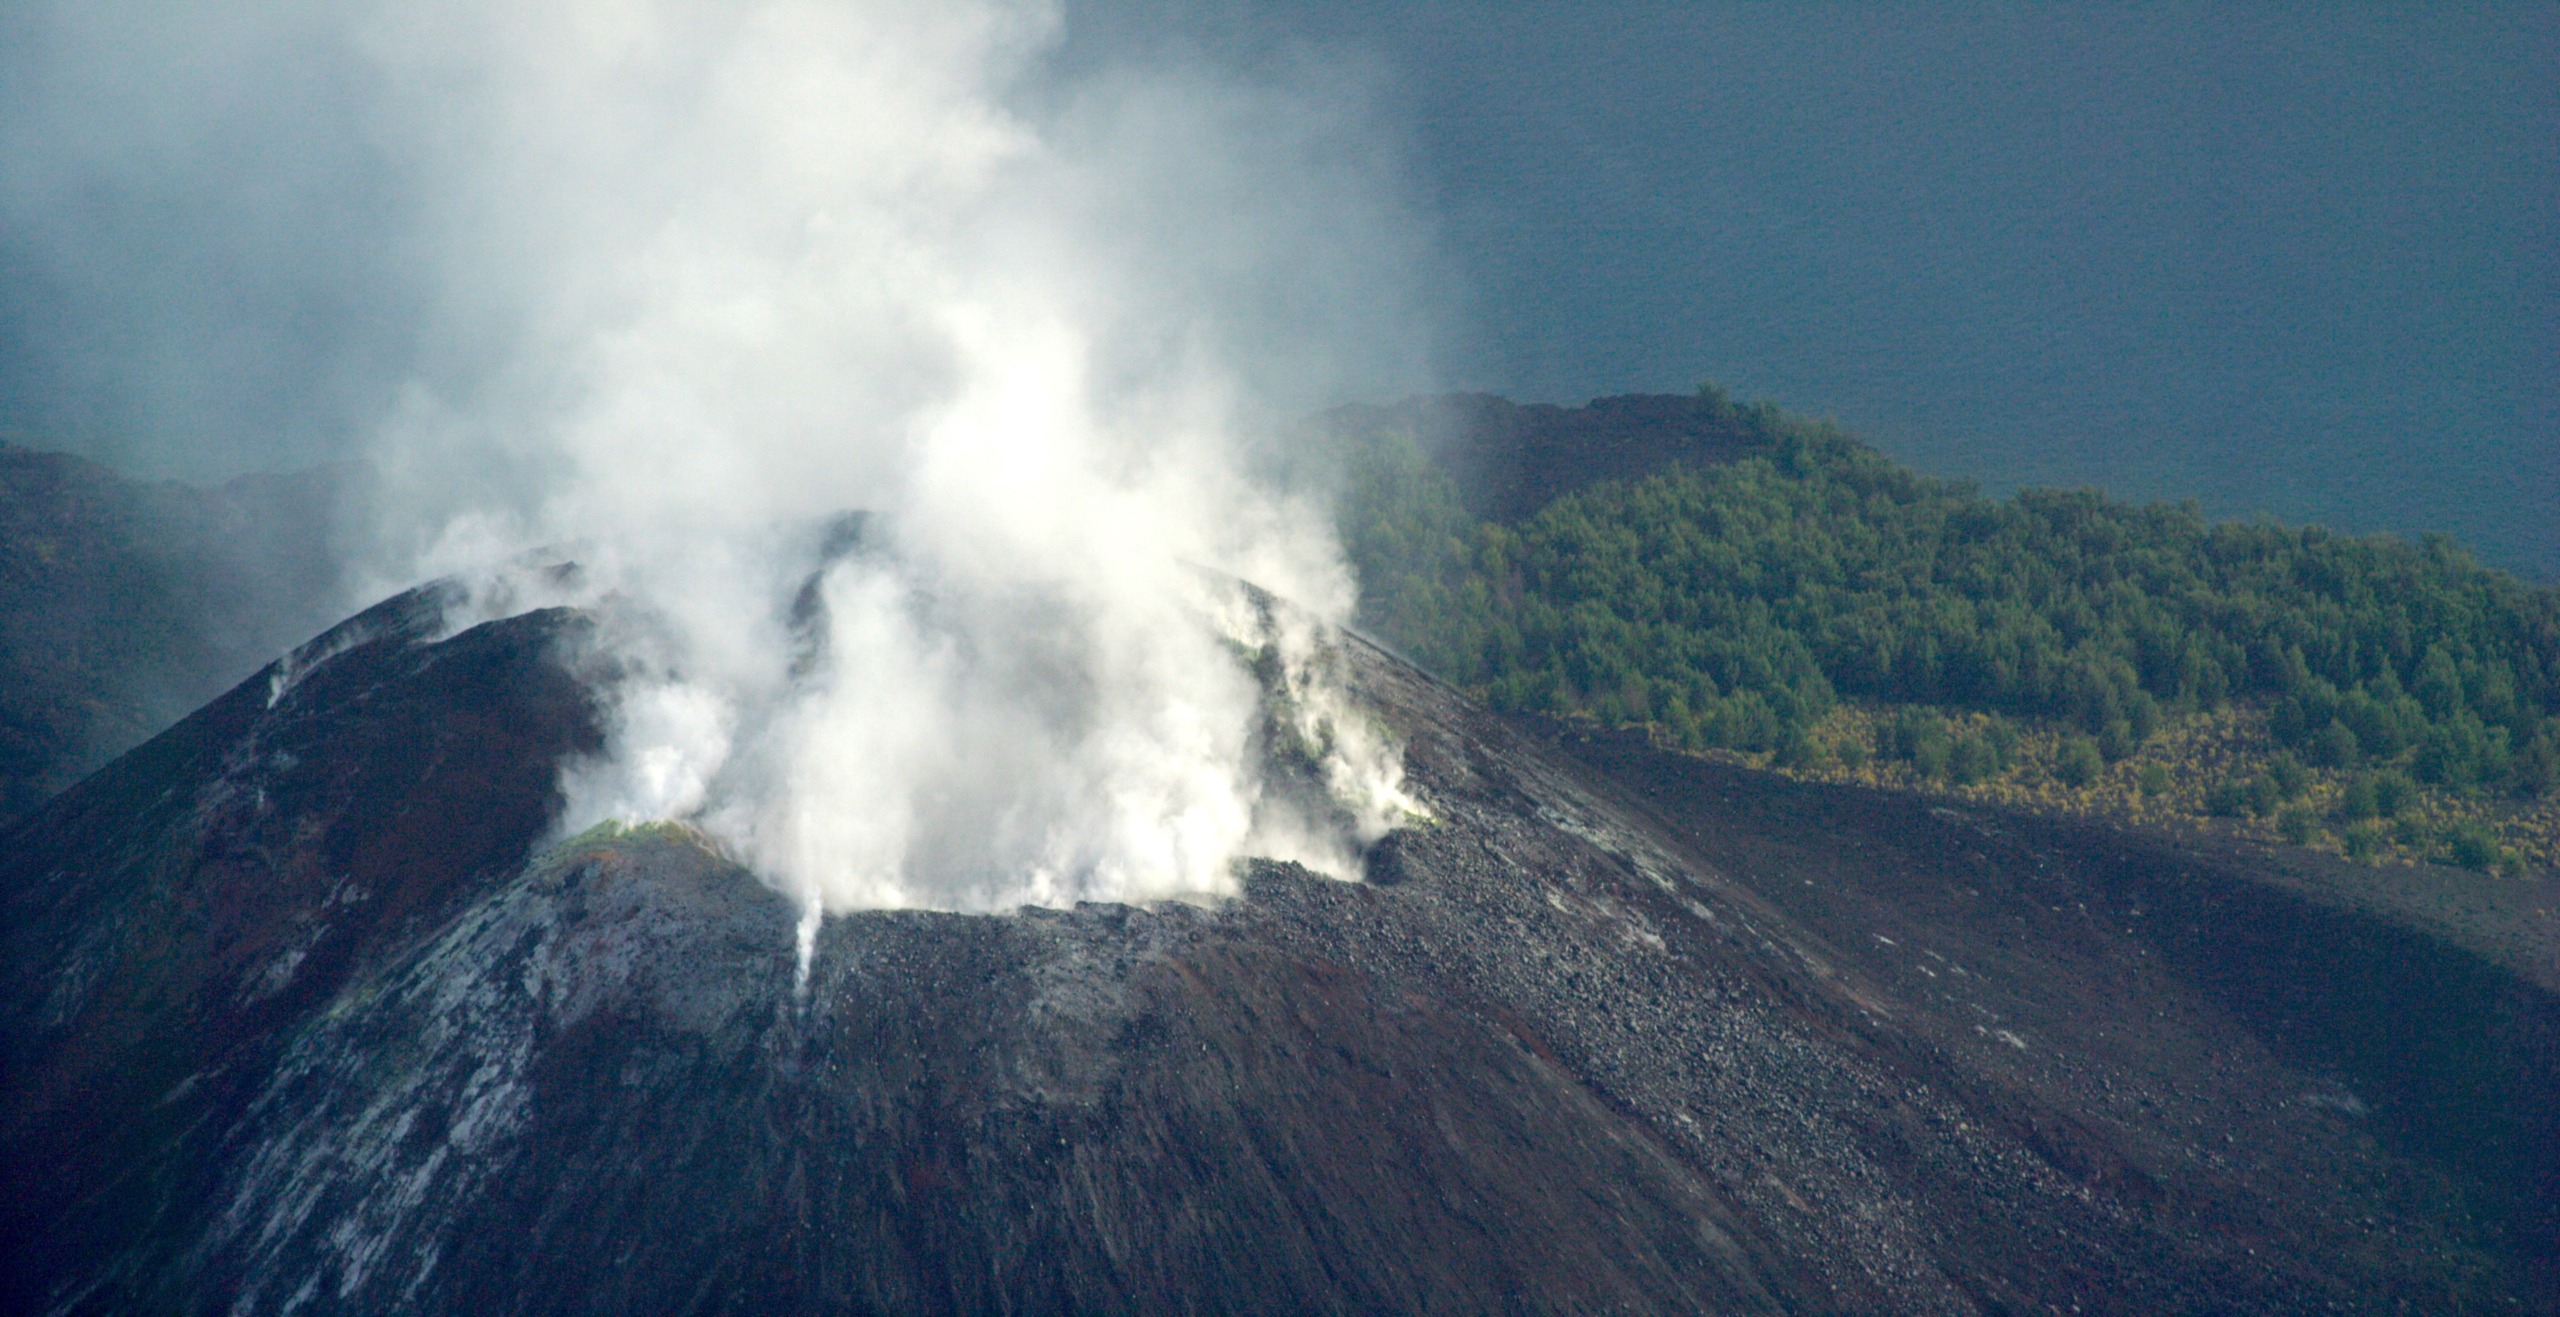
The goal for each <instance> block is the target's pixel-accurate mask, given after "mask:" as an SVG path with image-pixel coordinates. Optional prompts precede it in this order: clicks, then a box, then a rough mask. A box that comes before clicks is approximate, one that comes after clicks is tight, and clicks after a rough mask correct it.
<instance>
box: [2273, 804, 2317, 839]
mask: <svg viewBox="0 0 2560 1317" xmlns="http://www.w3.org/2000/svg"><path fill="white" fill-rule="evenodd" d="M2276 835H2277V836H2279V837H2282V838H2284V839H2285V841H2286V842H2288V843H2290V844H2292V845H2295V846H2302V845H2306V844H2308V843H2309V842H2310V841H2311V811H2310V810H2307V809H2304V808H2303V807H2302V806H2300V805H2289V806H2287V807H2286V808H2285V809H2284V810H2283V811H2282V812H2280V813H2278V814H2277V815H2276Z"/></svg>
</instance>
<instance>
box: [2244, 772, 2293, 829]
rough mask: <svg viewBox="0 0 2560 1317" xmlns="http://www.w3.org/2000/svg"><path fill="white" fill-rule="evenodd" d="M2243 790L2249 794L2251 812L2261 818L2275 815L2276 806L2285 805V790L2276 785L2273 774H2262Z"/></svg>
mask: <svg viewBox="0 0 2560 1317" xmlns="http://www.w3.org/2000/svg"><path fill="white" fill-rule="evenodd" d="M2241 789H2242V790H2243V791H2244V792H2246V793H2247V798H2248V805H2249V812H2250V813H2251V814H2254V815H2256V816H2258V817H2260V818H2264V817H2266V816H2267V815H2269V814H2273V813H2275V812H2276V806H2278V805H2281V804H2283V803H2284V789H2283V788H2281V787H2279V786H2277V785H2276V779H2275V775H2274V774H2272V773H2260V774H2258V775H2256V776H2254V777H2252V778H2250V779H2249V781H2248V783H2247V785H2245V786H2244V787H2242V788H2241Z"/></svg>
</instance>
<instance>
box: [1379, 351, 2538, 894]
mask: <svg viewBox="0 0 2560 1317" xmlns="http://www.w3.org/2000/svg"><path fill="white" fill-rule="evenodd" d="M1643 401H1644V407H1643V408H1642V409H1641V410H1640V411H1639V410H1638V409H1631V408H1629V407H1626V406H1624V405H1621V404H1619V403H1616V402H1609V403H1595V404H1594V405H1593V407H1592V408H1591V409H1589V411H1590V412H1591V413H1592V414H1593V416H1594V417H1610V418H1624V417H1627V416H1629V415H1650V416H1657V417H1659V416H1676V417H1677V418H1678V421H1677V425H1676V426H1673V425H1671V424H1669V423H1667V422H1666V423H1665V428H1664V429H1663V431H1662V432H1661V433H1660V434H1658V435H1657V436H1655V437H1654V438H1653V439H1652V440H1649V441H1635V440H1630V439H1627V438H1624V437H1620V438H1617V439H1614V440H1613V441H1612V442H1611V444H1610V445H1609V446H1607V447H1606V448H1605V449H1603V450H1600V451H1598V453H1597V455H1596V456H1595V457H1594V459H1593V460H1592V461H1591V462H1590V463H1588V464H1580V465H1577V464H1576V463H1574V462H1573V461H1572V460H1570V454H1571V452H1572V451H1573V450H1572V448H1571V446H1570V444H1569V443H1568V444H1563V445H1555V444H1550V445H1548V446H1547V447H1545V448H1544V449H1543V450H1542V451H1541V454H1540V457H1539V459H1538V460H1537V461H1536V462H1535V463H1532V464H1530V465H1534V466H1535V467H1536V469H1537V470H1539V471H1540V473H1541V474H1540V476H1539V480H1540V481H1541V482H1542V483H1541V485H1540V488H1542V489H1543V490H1544V491H1545V493H1546V498H1545V500H1544V501H1543V502H1541V503H1539V504H1537V505H1536V506H1535V507H1534V508H1527V509H1525V510H1524V509H1523V506H1522V505H1521V504H1520V503H1519V501H1518V500H1516V499H1514V500H1513V501H1512V502H1510V503H1504V502H1502V501H1500V500H1487V499H1485V498H1482V497H1479V496H1474V495H1471V494H1470V493H1469V492H1468V491H1469V482H1470V481H1478V482H1480V481H1481V479H1482V477H1481V476H1480V475H1478V474H1473V472H1474V471H1475V469H1476V468H1474V467H1473V466H1471V465H1470V463H1471V462H1474V461H1476V460H1477V459H1472V458H1469V457H1467V456H1466V454H1467V452H1468V451H1469V442H1468V440H1467V439H1466V438H1464V437H1463V435H1460V434H1452V433H1451V432H1450V430H1449V428H1448V424H1447V418H1448V417H1449V416H1452V415H1459V416H1468V415H1478V414H1485V415H1492V416H1494V417H1496V419H1497V420H1499V419H1500V418H1501V417H1502V416H1503V413H1500V412H1499V410H1498V409H1496V410H1493V411H1487V410H1486V409H1485V407H1484V406H1483V405H1482V404H1480V403H1477V402H1475V401H1472V400H1461V401H1460V402H1459V403H1457V404H1451V405H1450V406H1448V407H1443V408H1441V409H1439V410H1437V411H1434V410H1433V409H1431V408H1429V407H1425V406H1419V405H1409V406H1408V407H1407V408H1406V409H1405V410H1404V411H1403V412H1401V413H1396V412H1388V411H1380V412H1374V413H1370V414H1365V415H1361V416H1357V417H1346V418H1344V419H1345V423H1346V425H1345V428H1343V429H1341V430H1338V431H1337V437H1338V438H1339V439H1340V440H1341V441H1343V442H1345V443H1346V444H1347V447H1348V451H1349V453H1350V460H1349V466H1350V468H1351V472H1352V475H1351V480H1350V484H1349V492H1348V494H1347V496H1346V497H1345V498H1344V500H1343V529H1344V538H1345V542H1346V544H1347V546H1348V548H1349V550H1350V552H1351V555H1352V557H1353V560H1354V562H1355V564H1356V565H1357V567H1358V570H1359V572H1360V577H1361V582H1362V586H1363V592H1364V593H1363V600H1364V605H1363V606H1364V611H1363V619H1362V620H1363V624H1364V625H1365V626H1367V627H1368V628H1369V629H1371V630H1372V631H1373V632H1374V633H1375V634H1377V635H1379V636H1381V637H1382V638H1384V639H1385V640H1387V641H1388V642H1389V643H1391V644H1393V645H1395V646H1397V647H1398V648H1399V649H1401V650H1402V651H1404V652H1405V653H1407V654H1409V655H1411V656H1412V657H1413V658H1415V659H1416V660H1417V661H1419V662H1421V663H1423V664H1424V665H1425V666H1426V667H1429V668H1431V669H1433V670H1434V671H1436V672H1439V673H1441V674H1443V675H1444V676H1447V677H1448V678H1449V679H1451V680H1453V681H1455V682H1457V683H1458V684H1459V685H1460V686H1462V687H1464V688H1465V689H1467V690H1469V691H1472V692H1474V693H1476V694H1477V695H1479V696H1480V697H1482V698H1484V699H1486V700H1487V701H1488V702H1490V703H1491V704H1493V705H1494V706H1495V707H1497V708H1504V709H1511V710H1517V711H1522V712H1532V713H1541V714H1552V715H1556V716H1561V717H1567V718H1578V719H1586V720H1589V721H1592V722H1596V723H1598V724H1601V725H1604V726H1633V727H1644V728H1648V729H1650V731H1651V733H1652V734H1653V735H1654V736H1655V737H1656V739H1658V740H1659V741H1661V742H1662V743H1663V744H1665V745H1668V746H1671V747H1674V748H1678V749H1683V750H1687V751H1691V752H1695V753H1703V754H1717V755H1724V756H1729V757H1736V758H1740V759H1744V760H1747V761H1749V762H1752V763H1756V764H1760V765H1763V766H1769V767H1775V768H1777V769H1779V770H1781V771H1786V772H1791V773H1796V774H1800V775H1809V776H1817V777H1827V778H1831V779H1834V780H1844V781H1849V780H1854V781H1864V782H1871V783H1883V784H1890V785H1901V786H1919V787H1925V788H1928V789H1932V790H1941V791H1949V792H1953V793H1956V794H1960V795H1966V796H1970V797H1973V798H1978V799H1982V800H1985V801H1997V802H2003V803H2008V804H2017V805H2028V806H2034V807H2039V808H2045V809H2051V810H2060V811H2066V812H2083V813H2097V814H2102V815H2105V816H2109V817H2114V818H2119V819H2124V820H2136V821H2152V822H2158V821H2164V820H2182V821H2188V822H2196V821H2202V820H2207V819H2217V820H2221V822H2220V823H2218V824H2216V825H2215V826H2221V827H2225V828H2234V829H2239V830H2241V831H2244V832H2250V833H2254V834H2257V835H2263V836H2265V837H2268V838H2270V839H2272V838H2275V837H2282V838H2283V839H2285V840H2287V841H2290V842H2294V843H2296V844H2307V845H2313V846H2319V847H2325V848H2328V849H2331V850H2335V851H2339V852H2342V853H2346V854H2349V855H2353V856H2355V857H2358V858H2391V859H2399V860H2434V861H2439V862H2444V863H2452V864H2458V865H2462V866H2467V867H2472V868H2482V869H2505V870H2519V869H2522V868H2526V867H2544V868H2548V867H2551V866H2554V865H2560V590H2553V589H2548V588H2542V589H2537V588H2534V587H2530V586H2527V585H2525V584H2523V583H2522V582H2519V581H2517V580H2515V579H2514V578H2512V577H2509V576H2507V575H2505V574H2503V573H2500V572H2496V571H2492V570H2490V569H2487V568H2483V567H2481V566H2479V565H2478V564H2477V563H2476V562H2474V561H2473V560H2472V559H2471V558H2470V557H2469V556H2468V555H2466V554H2464V553H2463V552H2461V551H2460V550H2459V549H2458V548H2456V547H2454V546H2453V545H2451V544H2450V543H2449V542H2446V541H2444V540H2441V539H2429V540H2427V541H2424V542H2422V543H2418V544H2409V543H2404V542H2401V541H2399V540H2396V539H2393V538H2390V537H2387V536H2374V537H2349V536H2340V535H2334V534H2331V533H2329V532H2327V531H2324V530H2321V529H2320V528H2317V527H2301V528H2293V527H2283V526H2277V525H2273V524H2269V523H2237V524H2234V523H2226V524H2220V525H2216V524H2210V523H2208V522H2206V521H2205V520H2204V518H2203V517H2202V516H2201V515H2200V514H2199V513H2198V512H2197V511H2196V510H2195V508H2194V506H2193V505H2191V504H2190V505H2151V506H2143V507H2136V506H2130V505H2125V504H2120V503H2116V502H2113V501H2111V500H2108V499H2106V498H2105V497H2103V496H2101V495H2098V494H2095V493H2090V492H2057V491H2028V492H2025V493H2021V494H2019V495H2017V496H2016V497H2014V498H2011V499H2006V500H1994V499H1990V498H1986V497H1984V496H1982V495H1980V494H1979V493H1977V492H1975V491H1974V490H1972V489H1971V488H1970V487H1968V486H1964V485H1960V484H1954V483H1950V482H1945V481H1939V480H1933V479H1930V478H1928V477H1925V476H1921V475H1918V474H1915V473H1913V472H1910V471H1907V470H1904V469H1902V468H1900V467H1898V466H1896V465H1894V464H1893V463H1892V462H1890V461H1889V460H1887V459H1886V458H1884V457H1883V456H1881V455H1880V454H1877V453H1875V452H1874V451H1873V450H1871V449H1868V448H1866V447H1865V446H1864V445H1862V444H1860V443H1858V442H1857V441H1856V440H1854V439H1853V438H1851V437H1849V436H1847V435H1845V434H1842V433H1840V432H1839V431H1838V430H1836V429H1834V428H1832V427H1830V426H1828V425H1827V424H1823V423H1819V422H1807V421H1803V420H1801V419H1797V418H1792V417H1788V416H1785V415H1783V414H1781V413H1779V412H1778V411H1776V409H1774V408H1771V407H1768V406H1766V405H1755V406H1750V407H1741V406H1736V405H1734V404H1733V403H1732V402H1731V401H1730V400H1729V399H1727V398H1725V397H1724V396H1723V395H1722V394H1720V393H1717V392H1716V391H1714V390H1712V389H1709V390H1706V391H1703V392H1702V393H1701V395H1700V396H1699V397H1698V398H1696V399H1692V400H1688V402H1687V404H1686V406H1685V407H1681V408H1673V407H1672V406H1671V405H1670V404H1667V403H1664V402H1662V401H1661V400H1643ZM1453 409H1454V410H1453ZM1550 410H1552V409H1550ZM1435 416H1436V417H1439V418H1441V419H1440V420H1439V421H1436V422H1431V423H1428V424H1426V422H1427V421H1431V418H1433V417H1435ZM1435 424H1436V425H1438V426H1439V428H1438V429H1434V428H1433V426H1434V425H1435ZM1597 424H1598V422H1597V421H1593V422H1591V423H1589V424H1588V425H1586V426H1585V427H1584V428H1590V426H1596V425H1597ZM1517 429H1518V427H1516V426H1514V427H1512V428H1511V429H1509V430H1506V429H1504V428H1502V427H1501V426H1497V427H1496V429H1495V431H1494V432H1493V433H1492V435H1491V437H1490V439H1489V440H1488V449H1489V451H1491V452H1493V453H1495V454H1497V455H1499V454H1503V453H1509V452H1512V451H1515V450H1517V449H1518V448H1519V447H1520V445H1519V444H1518V442H1517V440H1516V438H1515V437H1514V432H1515V431H1516V430H1517ZM1544 432H1545V433H1547V434H1551V435H1571V434H1573V433H1575V432H1576V429H1575V427H1574V426H1572V425H1567V424H1563V423H1560V422H1553V421H1551V422H1550V423H1548V424H1547V425H1546V426H1545V431H1544ZM1642 462H1651V463H1652V465H1651V466H1647V467H1643V468H1642V469H1636V468H1637V467H1638V466H1639V465H1641V463H1642ZM1495 464H1496V465H1497V466H1504V467H1505V468H1506V469H1509V468H1512V467H1519V466H1521V465H1522V464H1521V463H1519V462H1517V461H1513V460H1510V459H1504V458H1501V457H1499V456H1497V458H1496V459H1495ZM1506 513H1507V514H1508V515H1505V514H1506Z"/></svg>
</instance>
